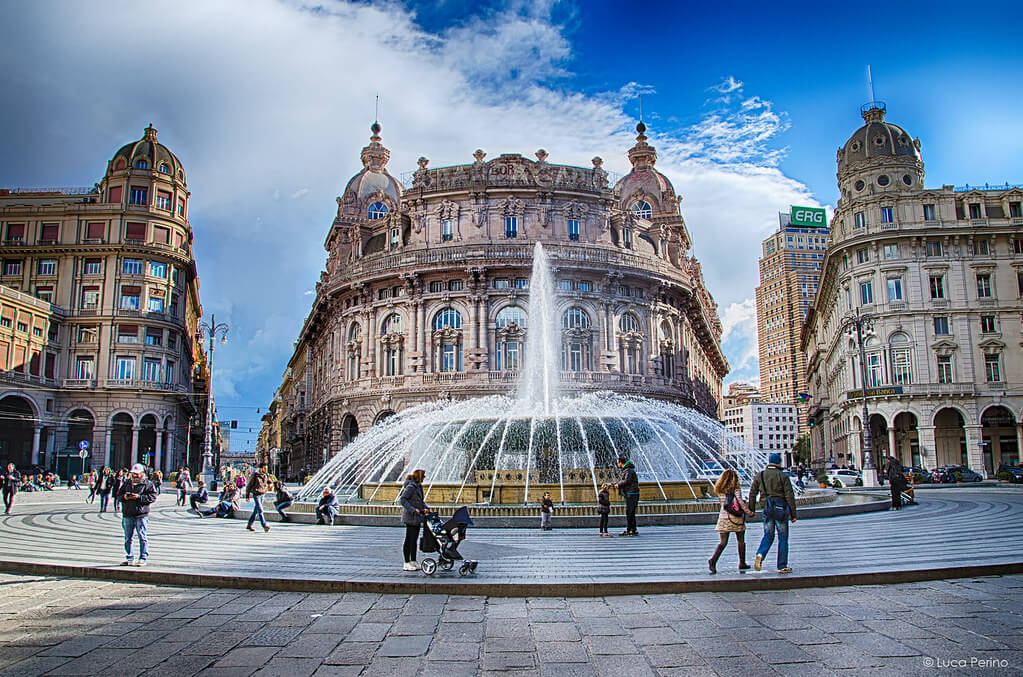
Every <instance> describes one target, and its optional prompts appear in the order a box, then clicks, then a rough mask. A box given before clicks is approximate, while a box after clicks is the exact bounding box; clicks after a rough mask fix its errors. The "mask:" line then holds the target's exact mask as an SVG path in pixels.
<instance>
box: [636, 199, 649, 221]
mask: <svg viewBox="0 0 1023 677" xmlns="http://www.w3.org/2000/svg"><path fill="white" fill-rule="evenodd" d="M631 210H632V215H633V216H635V217H637V218H640V219H649V218H650V217H651V216H653V215H654V210H653V209H652V208H651V207H650V203H649V202H646V201H645V200H637V201H636V202H634V203H633V204H632V208H631Z"/></svg>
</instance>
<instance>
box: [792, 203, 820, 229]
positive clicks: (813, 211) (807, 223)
mask: <svg viewBox="0 0 1023 677" xmlns="http://www.w3.org/2000/svg"><path fill="white" fill-rule="evenodd" d="M790 221H791V223H792V225H793V226H803V227H809V228H824V227H826V226H827V225H828V216H827V212H826V211H825V210H824V209H823V208H822V207H797V206H795V205H792V212H791V219H790Z"/></svg>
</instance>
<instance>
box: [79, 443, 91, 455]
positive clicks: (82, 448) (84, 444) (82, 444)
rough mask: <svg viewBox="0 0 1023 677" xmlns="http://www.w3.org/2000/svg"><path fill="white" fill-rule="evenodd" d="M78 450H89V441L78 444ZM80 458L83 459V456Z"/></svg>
mask: <svg viewBox="0 0 1023 677" xmlns="http://www.w3.org/2000/svg"><path fill="white" fill-rule="evenodd" d="M78 448H79V449H81V450H82V451H85V450H86V449H88V448H89V441H88V440H82V441H81V442H79V443H78ZM82 458H85V457H84V456H83V457H82Z"/></svg>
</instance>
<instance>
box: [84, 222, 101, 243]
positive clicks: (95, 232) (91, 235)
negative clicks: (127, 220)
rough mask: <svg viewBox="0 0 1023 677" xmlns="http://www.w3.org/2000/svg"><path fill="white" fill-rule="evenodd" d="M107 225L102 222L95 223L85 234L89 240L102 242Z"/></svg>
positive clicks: (90, 225) (91, 224)
mask: <svg viewBox="0 0 1023 677" xmlns="http://www.w3.org/2000/svg"><path fill="white" fill-rule="evenodd" d="M104 225H105V224H104V223H103V222H102V221H93V222H92V223H90V224H89V226H88V228H87V229H86V232H85V237H86V239H88V240H102V239H103V226H104Z"/></svg>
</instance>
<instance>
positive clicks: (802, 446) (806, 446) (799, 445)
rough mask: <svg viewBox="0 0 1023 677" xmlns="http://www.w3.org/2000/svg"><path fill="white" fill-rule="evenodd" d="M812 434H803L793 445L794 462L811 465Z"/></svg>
mask: <svg viewBox="0 0 1023 677" xmlns="http://www.w3.org/2000/svg"><path fill="white" fill-rule="evenodd" d="M810 460H811V457H810V433H803V434H802V435H800V436H799V438H798V439H797V440H796V443H795V444H793V445H792V462H793V463H803V464H805V465H807V466H809V465H810Z"/></svg>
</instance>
